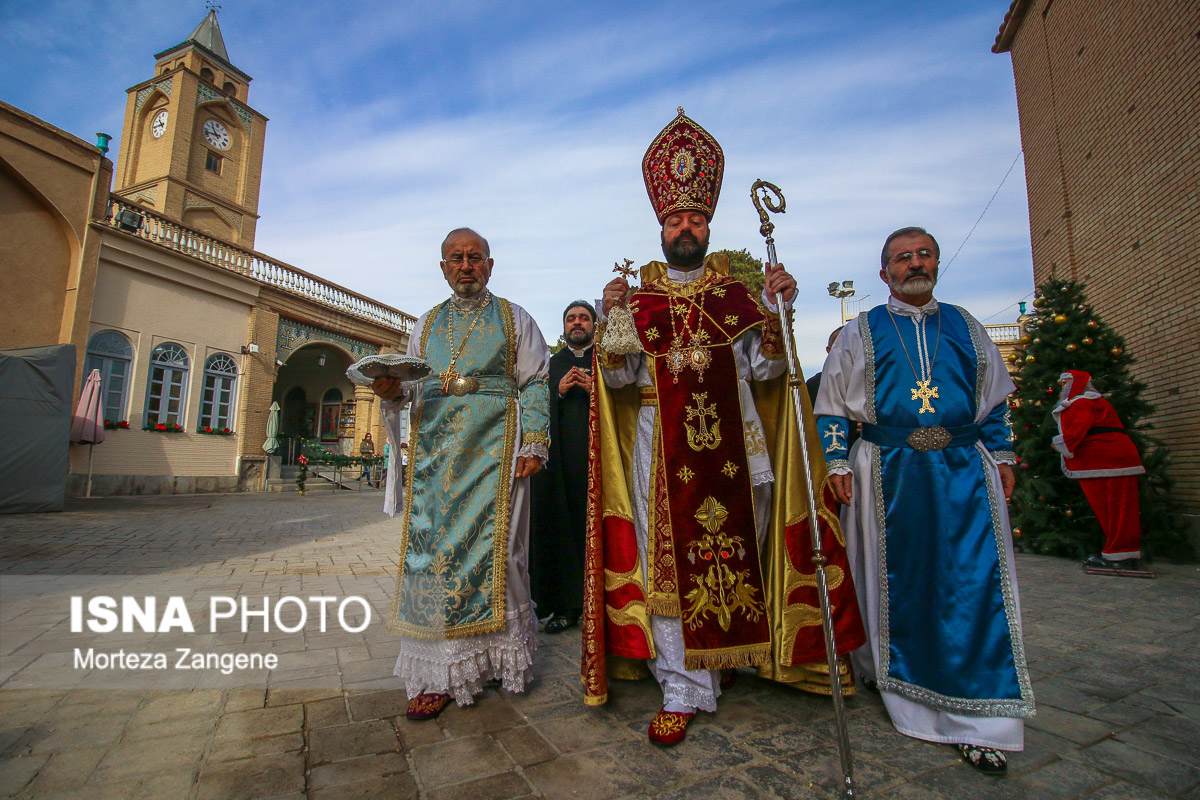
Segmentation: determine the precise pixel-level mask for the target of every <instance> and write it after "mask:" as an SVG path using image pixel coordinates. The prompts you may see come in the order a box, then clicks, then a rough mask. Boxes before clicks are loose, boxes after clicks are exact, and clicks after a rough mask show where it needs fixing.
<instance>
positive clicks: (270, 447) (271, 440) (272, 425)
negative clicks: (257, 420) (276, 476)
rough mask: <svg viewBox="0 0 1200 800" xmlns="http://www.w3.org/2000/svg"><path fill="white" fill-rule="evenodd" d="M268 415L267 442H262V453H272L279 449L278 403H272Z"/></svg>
mask: <svg viewBox="0 0 1200 800" xmlns="http://www.w3.org/2000/svg"><path fill="white" fill-rule="evenodd" d="M270 412H271V413H270V414H268V415H267V440H266V441H265V442H263V452H264V453H274V452H275V451H276V450H278V449H279V440H278V439H276V438H275V437H276V436H278V435H279V403H277V402H274V401H272V402H271V408H270Z"/></svg>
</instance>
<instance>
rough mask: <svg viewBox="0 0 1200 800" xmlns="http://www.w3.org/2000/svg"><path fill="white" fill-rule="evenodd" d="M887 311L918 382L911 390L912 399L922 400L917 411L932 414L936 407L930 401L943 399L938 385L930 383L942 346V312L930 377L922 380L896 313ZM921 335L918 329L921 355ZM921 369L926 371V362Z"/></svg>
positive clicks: (930, 362) (939, 317) (930, 366)
mask: <svg viewBox="0 0 1200 800" xmlns="http://www.w3.org/2000/svg"><path fill="white" fill-rule="evenodd" d="M887 312H888V316H889V317H891V320H892V327H893V328H895V329H896V338H897V339H899V340H900V347H902V348H903V349H904V357H905V358H906V359H908V368H909V369H911V370H912V374H913V378H914V379H915V380H916V382H917V388H916V389H912V390H911V391H912V399H913V400H920V401H921V408H920V409H919V410H918V411H917V413H918V414H924V413H926V412H928V413H930V414H932V413H934V410H935V409H934V407H933V406H932V405H931V404H930V403H929V401H930V400H931V399H933V398H935V397H936V398H937V399H939V400H940V399H941V398H940V397H938V387H936V386H930V385H929V384H930V382H931V381H933V362H935V361H937V354H938V349H939V348H940V347H941V346H942V314H941V311H939V312H938V315H937V318H938V327H937V341H936V342H935V343H934V345H933V358H931V359H929V374H928V377H926V378H925V380H921V375H920V374H919V373H918V372H917V368H916V367H914V366H913V360H912V356H910V355H909V354H908V346H907V345H905V344H904V337H903V336H901V335H900V326H899V325H897V324H896V315H895V314H893V313H892V310H891V309H890V308H889V309H888V310H887ZM914 327H916V326H914ZM921 335H922V332H921V331H917V337H918V338H917V350H918V355H920V352H919V351H920V348H921V339H920V337H921ZM925 352H929V347H928V345H927V346H926V348H925ZM921 371H922V372H924V371H925V364H924V363H922V364H921Z"/></svg>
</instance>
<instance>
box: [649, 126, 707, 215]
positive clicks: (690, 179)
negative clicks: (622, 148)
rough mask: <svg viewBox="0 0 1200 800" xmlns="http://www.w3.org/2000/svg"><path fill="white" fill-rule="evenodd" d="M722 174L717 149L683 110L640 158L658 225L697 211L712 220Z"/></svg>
mask: <svg viewBox="0 0 1200 800" xmlns="http://www.w3.org/2000/svg"><path fill="white" fill-rule="evenodd" d="M724 173H725V154H724V153H723V152H722V151H721V145H719V144H717V140H716V139H714V138H713V137H712V134H710V133H709V132H708V131H706V130H704V128H701V127H700V126H699V125H698V124H696V122H695V121H694V120H692V119H690V118H689V117H687V116H686V115H685V114H684V113H683V106H680V107H679V114H678V116H676V117H675V119H673V120H671V122H670V124H668V125H667V127H665V128H663V129H662V131H661V132H660V133H659V134H658V136H656V137H654V141H653V142H651V143H650V148H649V149H648V150H646V155H645V156H643V157H642V179H643V180H644V181H645V182H646V192H647V194H649V195H650V203H651V205H653V206H654V213H655V214H657V215H658V222H659V224H660V225H661V224H662V223H663V221H664V220H666V218H667V217H669V216H671V215H672V214H674V213H675V212H677V211H699V212H700V213H701V214H703V215H704V216H706V217H708V218H709V219H712V215H713V211H714V210H716V207H717V198H718V197H719V196H720V194H721V177H722V175H724Z"/></svg>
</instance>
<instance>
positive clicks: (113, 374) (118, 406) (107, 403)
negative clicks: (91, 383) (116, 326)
mask: <svg viewBox="0 0 1200 800" xmlns="http://www.w3.org/2000/svg"><path fill="white" fill-rule="evenodd" d="M132 368H133V348H132V347H131V346H130V345H129V340H128V339H126V338H125V336H124V335H123V334H120V333H117V332H116V331H100V332H99V333H96V334H93V335H92V338H91V339H88V346H87V361H86V362H85V365H84V378H85V379H86V377H87V376H88V375H90V374H91V373H92V370H94V369H98V370H100V387H101V392H102V397H103V404H104V419H105V420H106V421H108V422H114V423H115V422H120V421H121V420H123V419H125V407H126V405H127V404H128V401H129V374H130V372H132Z"/></svg>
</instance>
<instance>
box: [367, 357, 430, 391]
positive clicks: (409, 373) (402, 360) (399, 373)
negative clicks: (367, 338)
mask: <svg viewBox="0 0 1200 800" xmlns="http://www.w3.org/2000/svg"><path fill="white" fill-rule="evenodd" d="M432 371H433V368H432V367H430V366H429V363H428V362H427V361H425V359H422V358H417V357H416V356H404V355H400V354H399V353H380V354H379V355H375V356H367V357H366V358H360V359H359V360H358V361H355V362H354V363H353V364H351V365H350V368H349V369H347V370H346V377H347V378H349V379H350V382H351V383H353V384H354V385H356V386H370V385H371V381H373V380H375V379H376V378H382V377H384V376H387V377H389V378H399V379H400V380H402V381H415V380H420V379H421V378H424V377H425V376H426V375H428V374H429V373H430V372H432Z"/></svg>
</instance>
